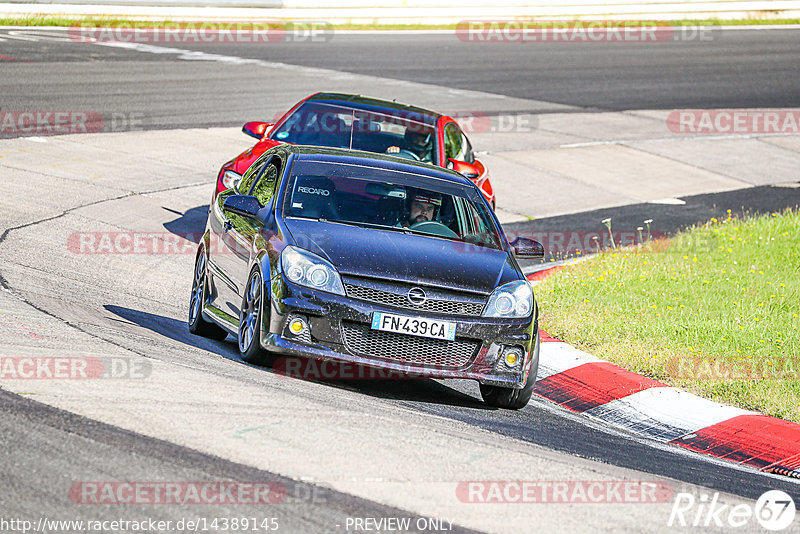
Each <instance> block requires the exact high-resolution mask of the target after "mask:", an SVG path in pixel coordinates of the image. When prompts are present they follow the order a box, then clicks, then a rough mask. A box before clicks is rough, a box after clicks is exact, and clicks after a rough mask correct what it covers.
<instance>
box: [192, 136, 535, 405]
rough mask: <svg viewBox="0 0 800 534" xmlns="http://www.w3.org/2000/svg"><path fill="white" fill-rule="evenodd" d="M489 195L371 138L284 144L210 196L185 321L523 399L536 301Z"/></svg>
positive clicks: (281, 349)
mask: <svg viewBox="0 0 800 534" xmlns="http://www.w3.org/2000/svg"><path fill="white" fill-rule="evenodd" d="M515 255H516V256H517V257H526V258H528V257H541V255H542V247H541V245H540V244H539V243H537V242H535V241H531V240H527V239H524V238H518V239H517V240H516V241H515V242H514V243H512V244H511V245H509V243H508V242H507V241H506V239H505V236H504V234H503V231H502V229H501V227H500V225H499V223H498V221H497V219H496V217H495V215H494V213H493V212H492V209H491V207H490V206H489V204H488V203H487V201H486V199H485V198H484V197H483V196H482V195H481V193H480V191H479V190H478V189H477V187H476V186H475V184H473V183H472V182H471V181H470V180H468V179H467V178H465V177H464V176H462V175H460V174H458V173H456V172H454V171H449V170H446V169H443V168H436V167H432V166H428V165H424V164H421V163H416V162H411V161H407V162H406V161H403V160H400V159H397V158H393V157H389V156H386V157H385V156H380V155H376V154H372V153H367V152H357V151H348V150H340V149H327V148H319V147H307V146H306V147H304V146H293V145H281V146H278V147H274V148H272V149H270V150H268V151H266V152H265V153H264V154H263V155H262V156H261V157H260V158H258V159H257V160H256V161H255V162H254V163H253V164H252V166H251V167H250V168H249V169H248V170H247V172H246V173H245V174H244V176H243V177H242V179H241V180H240V182H239V183H238V184H237V185H236V186H235V187H234V188H233V189H230V190H227V191H224V192H222V193H220V195H219V196H218V197H217V198H216V200H215V202H214V204H213V205H212V206H211V207H210V209H209V217H208V223H207V225H206V231H205V234H204V236H203V239H202V241H201V242H200V245H199V247H198V252H197V260H196V264H195V275H194V281H193V287H192V295H191V303H190V311H189V329H190V330H191V332H193V333H195V334H198V335H203V336H207V337H212V338H217V339H221V338H224V337H225V336H226V335H227V334H228V333H231V334H233V335H234V336H237V337H238V340H239V350H240V352H241V354H242V358H243V359H244V360H245V361H248V362H256V361H261V359H262V356H263V355H264V354H265V353H264V352H263V351H267V353H268V354H272V355H275V354H283V355H289V356H302V357H312V358H316V359H323V360H327V359H333V360H339V361H345V362H352V363H354V364H358V365H363V366H367V367H369V368H383V369H391V370H394V371H397V372H398V373H402V374H403V375H411V376H415V375H419V376H426V377H431V378H469V379H474V380H477V381H478V382H480V390H481V395H482V396H483V399H484V401H485V402H486V403H488V404H489V405H491V406H496V407H503V408H515V409H516V408H521V407H523V406H525V405H526V404H527V403H528V401H529V399H530V396H531V393H532V391H533V385H534V381H535V379H536V371H537V368H538V365H539V332H538V307H537V305H536V301H535V300H534V296H533V291H532V289H531V286H530V284H529V283H528V281H527V280H526V279H525V277H524V276H523V274H522V271H521V269H520V267H519V265H518V264H517V261H516V259H515Z"/></svg>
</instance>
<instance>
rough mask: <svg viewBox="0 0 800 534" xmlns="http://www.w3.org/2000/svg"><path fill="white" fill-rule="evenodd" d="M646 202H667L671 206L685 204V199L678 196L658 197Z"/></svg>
mask: <svg viewBox="0 0 800 534" xmlns="http://www.w3.org/2000/svg"><path fill="white" fill-rule="evenodd" d="M647 203H648V204H668V205H672V206H683V205H684V204H686V201H685V200H681V199H679V198H659V199H658V200H648V201H647Z"/></svg>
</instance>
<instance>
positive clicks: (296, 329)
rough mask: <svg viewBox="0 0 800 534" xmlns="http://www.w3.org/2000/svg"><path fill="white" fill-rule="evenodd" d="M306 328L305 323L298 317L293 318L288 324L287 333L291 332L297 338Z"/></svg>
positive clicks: (306, 324)
mask: <svg viewBox="0 0 800 534" xmlns="http://www.w3.org/2000/svg"><path fill="white" fill-rule="evenodd" d="M307 328H308V323H306V322H305V320H303V319H302V318H300V317H295V318H294V319H292V320H291V321H290V322H289V332H291V333H292V334H294V335H296V336H299V335H300V334H302V333H303V332H305V331H306V329H307Z"/></svg>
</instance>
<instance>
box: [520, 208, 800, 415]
mask: <svg viewBox="0 0 800 534" xmlns="http://www.w3.org/2000/svg"><path fill="white" fill-rule="evenodd" d="M612 224H613V221H612ZM536 296H537V299H538V300H539V305H540V308H541V310H542V314H543V316H542V326H543V328H544V329H545V330H546V331H547V332H549V333H551V334H552V335H554V336H556V337H558V338H559V339H562V340H564V341H566V342H568V343H571V344H573V345H575V346H577V347H578V348H581V349H583V350H586V351H587V352H590V353H592V354H594V355H596V356H598V357H599V358H602V359H604V360H608V361H611V362H614V363H616V364H618V365H620V366H621V367H624V368H626V369H630V370H631V371H634V372H637V373H640V374H644V375H646V376H649V377H652V378H655V379H657V380H661V381H663V382H666V383H668V384H670V385H674V386H678V387H682V388H685V389H688V390H690V391H692V392H694V393H696V394H698V395H701V396H704V397H707V398H710V399H713V400H715V401H719V402H724V403H728V404H733V405H736V406H740V407H742V408H747V409H753V410H758V411H762V412H764V413H766V414H768V415H773V416H776V417H782V418H784V419H791V420H794V421H798V422H800V332H799V331H798V326H800V318H798V315H800V212H798V211H797V210H796V209H795V210H789V211H786V212H783V213H774V214H772V215H771V216H766V217H763V216H762V217H757V218H753V217H745V218H742V219H739V218H736V217H733V216H731V215H730V212H728V217H727V218H726V219H724V220H716V219H711V221H709V222H708V223H706V224H703V225H700V226H696V227H693V228H691V229H689V230H687V231H685V232H683V233H681V234H679V235H677V236H676V237H674V238H673V239H671V240H660V241H653V242H650V243H646V244H645V245H643V246H642V247H640V248H626V249H620V250H616V251H606V252H602V253H600V254H598V255H596V256H594V257H591V258H590V259H588V260H587V261H585V262H583V263H579V264H576V265H573V266H570V267H566V268H564V269H561V270H559V271H557V272H555V273H554V274H553V275H551V276H550V277H548V278H547V279H545V280H544V281H543V282H542V283H541V284H539V285H538V286H537V288H536Z"/></svg>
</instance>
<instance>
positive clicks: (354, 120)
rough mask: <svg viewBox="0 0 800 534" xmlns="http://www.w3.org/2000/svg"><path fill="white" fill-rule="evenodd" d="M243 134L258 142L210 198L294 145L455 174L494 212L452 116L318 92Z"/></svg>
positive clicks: (487, 186) (484, 176)
mask: <svg viewBox="0 0 800 534" xmlns="http://www.w3.org/2000/svg"><path fill="white" fill-rule="evenodd" d="M242 131H243V132H244V133H246V134H247V135H250V136H252V137H255V138H256V139H258V143H256V144H255V146H253V147H252V148H251V149H249V150H246V151H244V152H242V153H241V154H239V156H237V157H236V158H235V159H232V160H231V161H229V162H228V163H226V164H225V165H223V166H222V169H220V172H219V176H218V178H217V188H216V190H215V192H214V198H216V195H217V194H218V193H220V192H222V191H225V190H226V189H230V188H231V187H233V185H234V184H235V183H236V181H237V180H239V179H240V178H241V177H242V175H243V174H244V173H245V171H246V170H247V169H248V168H249V167H250V165H251V164H252V163H253V162H254V161H255V160H256V159H257V158H258V157H259V156H260V155H261V154H263V153H264V151H266V150H268V149H270V148H272V147H275V146H277V145H281V144H292V145H311V146H324V147H334V148H349V149H352V150H363V151H367V152H376V153H379V154H390V155H394V156H397V157H400V158H406V159H411V160H415V161H422V162H424V163H430V164H431V165H438V166H440V167H446V168H448V169H454V170H456V171H458V172H460V173H461V174H463V175H464V176H466V177H467V178H469V179H470V180H472V181H473V182H475V185H477V186H478V189H480V191H481V193H483V196H484V197H485V198H486V200H487V201H488V202H489V204H490V205H491V206H492V209H494V207H495V197H494V191H493V190H492V184H491V182H490V181H489V173H488V171H487V170H486V167H485V166H484V165H483V163H481V162H480V160H477V159H475V155H474V154H473V152H472V145H471V144H470V142H469V139H467V136H466V135H464V132H463V131H462V130H461V127H459V125H458V123H457V122H456V121H455V120H454V119H453V118H452V117H448V116H446V115H441V114H439V113H436V112H433V111H429V110H427V109H422V108H418V107H413V106H407V105H405V104H398V103H397V102H389V101H387V100H378V99H375V98H368V97H364V96H359V95H348V94H341V93H316V94H314V95H311V96H310V97H308V98H306V99H305V100H301V101H300V102H299V103H297V104H296V105H295V106H294V107H293V108H292V109H291V110H289V112H288V113H286V114H285V115H284V116H283V117H281V119H280V120H279V121H278V122H277V123H275V124H271V123H267V122H248V123H247V124H245V125H244V126H243V127H242Z"/></svg>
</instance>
